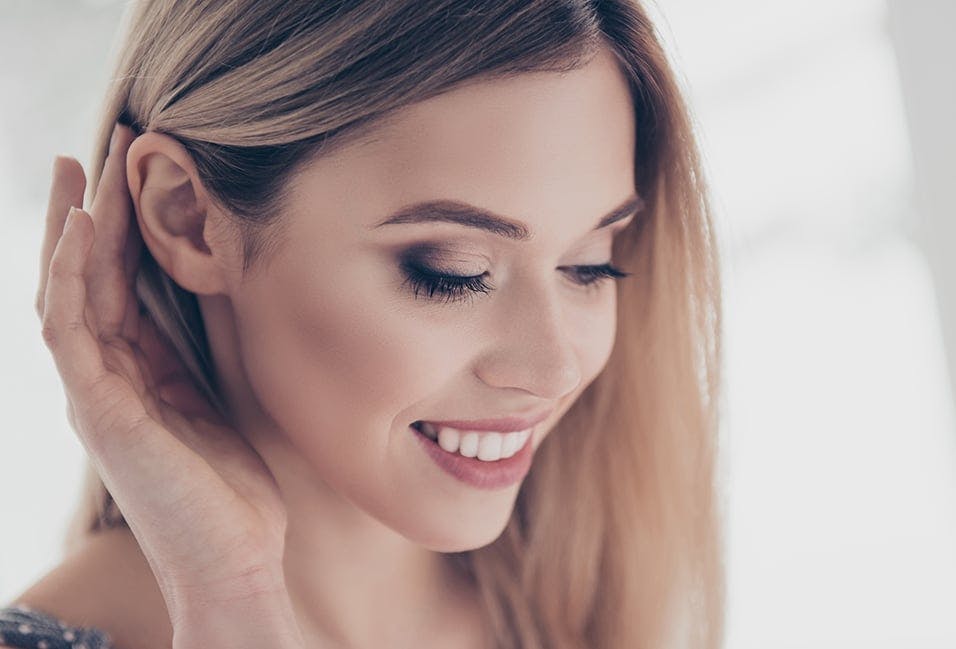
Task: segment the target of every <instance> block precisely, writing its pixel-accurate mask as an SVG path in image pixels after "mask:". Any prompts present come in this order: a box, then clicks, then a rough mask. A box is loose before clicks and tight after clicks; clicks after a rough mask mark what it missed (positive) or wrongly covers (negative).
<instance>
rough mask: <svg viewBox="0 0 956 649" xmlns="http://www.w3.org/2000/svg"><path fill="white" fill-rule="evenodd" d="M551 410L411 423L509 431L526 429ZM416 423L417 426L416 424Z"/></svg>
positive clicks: (439, 426) (475, 429) (548, 414)
mask: <svg viewBox="0 0 956 649" xmlns="http://www.w3.org/2000/svg"><path fill="white" fill-rule="evenodd" d="M552 412H553V410H546V411H544V412H538V413H534V414H531V415H511V416H507V417H498V418H495V419H454V420H442V421H437V420H431V419H428V420H418V421H416V422H414V423H413V424H412V426H413V427H415V428H416V429H418V428H419V426H420V425H421V424H422V423H429V424H431V425H433V426H434V427H435V428H436V429H437V428H455V429H457V430H461V431H469V432H470V431H474V432H497V433H509V432H516V431H520V430H528V429H529V428H533V427H534V426H536V425H537V424H539V423H541V422H542V421H544V420H545V419H547V418H548V417H549V416H550V415H551V413H552ZM416 424H418V426H416Z"/></svg>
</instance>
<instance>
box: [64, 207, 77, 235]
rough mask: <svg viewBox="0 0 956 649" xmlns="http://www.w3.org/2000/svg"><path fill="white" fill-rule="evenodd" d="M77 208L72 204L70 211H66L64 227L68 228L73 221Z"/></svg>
mask: <svg viewBox="0 0 956 649" xmlns="http://www.w3.org/2000/svg"><path fill="white" fill-rule="evenodd" d="M76 212H77V209H76V208H75V207H73V206H72V205H70V211H69V212H67V213H66V223H64V224H63V229H64V230H65V229H67V228H68V227H70V225H71V224H72V223H73V220H74V218H75V215H76Z"/></svg>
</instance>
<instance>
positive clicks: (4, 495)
mask: <svg viewBox="0 0 956 649" xmlns="http://www.w3.org/2000/svg"><path fill="white" fill-rule="evenodd" d="M125 4H126V3H124V2H118V1H116V0H99V1H93V0H86V1H79V0H59V1H54V0H42V1H29V0H0V88H2V94H0V204H2V205H3V216H2V219H3V229H2V232H3V243H4V246H3V254H2V255H0V304H5V305H7V307H6V308H5V309H4V313H5V316H4V318H3V323H2V325H0V326H2V330H0V331H2V333H3V335H2V336H0V359H2V364H3V371H2V372H0V399H2V401H0V408H2V412H3V413H4V414H5V416H6V418H7V424H6V425H5V427H4V428H5V432H4V433H3V434H2V435H0V532H2V533H0V604H2V602H6V601H8V600H10V599H11V598H13V597H14V596H15V595H17V594H18V593H19V592H21V591H22V590H23V589H24V588H26V586H28V585H29V584H30V583H32V581H33V580H35V579H36V578H38V577H39V576H40V575H41V574H43V573H44V572H45V571H46V570H48V569H49V568H50V567H52V565H53V564H54V563H55V562H56V561H57V557H58V554H59V549H60V539H61V537H62V534H63V531H64V527H65V524H66V521H67V518H68V515H69V513H70V512H71V511H72V509H73V507H74V506H75V504H76V501H75V498H76V493H77V490H78V487H79V482H80V476H81V468H82V459H83V451H82V447H81V446H80V444H79V442H78V441H77V440H76V439H75V437H74V436H73V434H72V432H71V431H70V430H69V428H68V427H67V424H66V419H65V414H64V413H65V405H64V400H63V396H62V392H61V390H60V384H59V380H58V376H57V374H56V372H55V369H54V367H53V363H52V360H51V359H50V357H49V355H48V353H47V351H46V349H45V347H44V346H43V343H42V341H41V339H40V335H39V324H38V321H37V318H36V316H35V314H34V311H33V297H34V290H35V286H36V279H37V264H38V254H39V248H40V240H41V234H42V225H43V214H44V210H45V202H46V194H47V190H48V184H49V180H50V177H49V176H50V173H49V172H50V165H51V163H52V160H53V157H54V155H56V154H57V153H66V154H70V155H74V156H76V157H77V158H78V159H80V161H81V162H83V163H84V165H86V164H87V163H88V160H89V159H90V157H91V156H90V150H89V147H90V141H91V139H92V133H93V128H94V118H95V115H96V113H97V111H98V109H99V101H100V98H101V97H102V94H103V88H104V86H105V84H106V82H107V76H108V74H109V72H110V65H111V57H112V53H113V48H114V47H115V44H114V38H115V35H116V31H117V28H118V26H119V20H120V17H121V15H122V12H123V10H124V8H125ZM652 10H653V13H654V15H655V16H657V17H658V21H659V23H658V26H659V29H660V30H661V32H662V35H663V36H664V38H665V40H666V42H667V44H668V47H669V49H670V51H671V53H672V56H673V59H674V62H675V64H676V66H677V68H678V70H679V73H680V75H681V77H682V79H683V83H684V85H685V87H686V90H687V93H688V97H689V100H690V103H691V106H692V109H693V112H694V114H695V116H696V120H697V123H698V127H699V134H700V139H701V145H702V148H703V151H704V156H705V162H706V166H707V171H708V176H709V180H710V183H711V185H712V188H713V196H714V199H715V205H716V208H717V217H718V232H719V236H720V238H721V244H722V248H723V262H724V283H725V309H726V325H725V335H726V338H725V354H726V390H727V391H726V396H725V407H724V427H723V440H722V441H723V444H724V449H725V453H726V455H725V460H726V464H725V465H724V467H723V474H724V479H725V484H726V487H725V489H726V515H727V523H728V528H727V529H728V542H729V546H728V568H729V593H728V604H729V608H728V615H729V618H728V624H729V626H728V635H727V646H728V647H729V648H731V649H764V648H765V647H768V646H772V647H775V648H777V649H782V648H791V647H793V648H796V647H801V648H803V647H812V648H814V649H824V648H831V647H832V648H833V649H837V648H839V649H844V648H846V647H868V648H869V649H882V648H887V649H889V648H891V647H892V648H903V647H905V648H907V649H936V648H942V647H956V614H954V611H956V415H954V395H956V390H954V387H953V381H952V377H953V376H956V261H954V259H956V255H951V254H949V249H953V248H956V198H954V196H953V194H951V193H948V192H950V191H951V190H952V189H953V187H954V185H956V183H953V182H951V181H952V180H953V179H954V176H956V161H954V159H953V154H952V152H953V151H954V150H956V127H954V125H953V121H952V116H953V115H956V75H953V73H952V63H953V61H956V45H954V44H953V41H952V39H950V38H949V36H950V35H949V34H948V33H947V30H949V29H951V28H952V26H953V25H956V2H952V1H951V0H938V1H936V2H933V1H932V0H927V1H912V0H841V2H831V1H824V0H805V1H804V2H800V3H794V2H785V1H783V0H659V1H658V2H657V4H656V5H655V6H653V7H652ZM947 255H949V256H947ZM947 349H948V350H949V356H948V358H950V359H951V360H950V361H949V362H948V363H947Z"/></svg>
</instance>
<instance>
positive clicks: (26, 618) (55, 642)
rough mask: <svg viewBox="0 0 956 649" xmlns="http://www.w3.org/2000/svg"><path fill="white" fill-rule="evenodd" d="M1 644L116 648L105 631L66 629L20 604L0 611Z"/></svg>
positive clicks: (67, 648) (55, 648) (39, 648)
mask: <svg viewBox="0 0 956 649" xmlns="http://www.w3.org/2000/svg"><path fill="white" fill-rule="evenodd" d="M2 645H7V646H10V647H22V648H23V649H115V648H114V647H113V645H112V644H111V640H110V636H109V634H108V633H106V632H105V631H101V630H99V629H97V628H94V627H74V626H68V625H66V624H64V623H63V622H62V621H60V620H59V619H57V618H55V617H53V616H52V615H49V614H47V613H43V612H41V611H38V610H36V609H33V608H30V607H29V606H24V605H23V604H15V605H13V606H10V607H7V608H0V646H2Z"/></svg>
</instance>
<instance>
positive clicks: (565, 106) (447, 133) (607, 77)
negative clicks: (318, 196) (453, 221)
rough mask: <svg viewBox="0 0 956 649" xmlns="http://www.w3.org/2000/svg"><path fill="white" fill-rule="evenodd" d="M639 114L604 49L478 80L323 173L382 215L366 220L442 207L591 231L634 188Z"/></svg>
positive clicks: (392, 121) (400, 119)
mask: <svg viewBox="0 0 956 649" xmlns="http://www.w3.org/2000/svg"><path fill="white" fill-rule="evenodd" d="M633 110H634V109H633V104H632V100H631V97H630V93H629V90H628V85H627V81H626V78H625V77H624V75H623V73H622V72H621V70H620V68H619V66H618V64H617V62H616V59H614V57H613V55H612V54H610V53H609V52H608V51H606V50H603V49H602V50H599V52H598V54H596V55H595V57H594V58H593V59H592V60H591V61H590V62H589V63H588V64H586V65H585V66H582V67H581V68H578V69H576V70H572V71H570V72H565V73H556V72H533V73H522V74H518V75H514V76H511V77H506V78H498V79H480V80H474V81H471V82H469V83H466V84H464V85H462V86H459V87H457V88H455V89H453V90H451V91H448V92H445V93H443V94H441V95H438V96H435V97H432V98H429V99H426V100H424V101H420V102H418V103H415V104H412V105H410V106H408V107H405V108H403V109H400V110H398V111H396V112H395V113H393V114H391V115H389V116H388V118H387V119H385V120H383V121H382V122H381V123H380V124H379V125H377V126H376V127H375V128H374V129H372V130H371V131H370V132H368V133H367V134H366V135H365V136H364V137H362V138H360V139H359V140H357V141H355V142H354V143H352V144H348V145H346V146H344V147H342V148H341V149H338V150H335V151H334V152H332V153H330V155H328V156H325V157H323V158H320V159H319V166H320V167H324V169H323V175H322V177H323V178H325V180H326V181H327V182H328V183H329V187H328V189H333V187H334V188H337V189H338V190H340V191H342V190H348V193H349V194H350V195H352V196H353V197H360V198H361V199H362V200H363V201H364V202H365V203H366V204H367V205H368V206H369V207H371V206H373V205H374V206H376V207H375V209H371V210H370V211H369V214H368V217H369V218H367V219H366V220H368V221H371V220H374V217H375V216H378V217H379V218H380V217H381V216H382V213H381V211H384V210H394V209H396V208H398V207H401V206H402V205H403V204H410V203H413V202H417V201H421V200H423V199H431V198H447V199H454V200H460V201H464V202H467V203H471V204H474V205H480V206H482V207H484V208H487V209H489V210H491V211H494V212H497V213H500V214H507V215H509V216H512V217H514V218H516V219H519V220H523V221H526V222H528V223H531V224H533V223H536V222H537V223H541V222H542V221H541V219H547V220H548V221H553V220H554V219H560V218H562V215H564V216H566V218H568V219H569V220H570V222H574V223H577V224H580V223H581V221H582V220H583V221H585V222H586V223H588V224H593V223H594V222H595V220H596V218H597V217H598V216H599V215H600V214H603V213H605V212H607V211H608V210H610V209H612V208H614V207H616V206H617V205H618V204H619V203H620V202H621V201H622V200H623V199H624V198H626V197H627V196H629V195H630V194H631V193H632V191H633V185H634V146H635V144H634V142H635V134H634V112H633ZM373 212H377V213H374V214H373ZM545 215H547V216H545ZM535 229H536V228H535Z"/></svg>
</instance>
